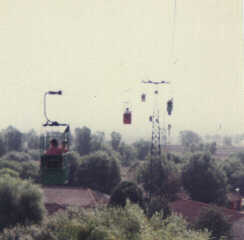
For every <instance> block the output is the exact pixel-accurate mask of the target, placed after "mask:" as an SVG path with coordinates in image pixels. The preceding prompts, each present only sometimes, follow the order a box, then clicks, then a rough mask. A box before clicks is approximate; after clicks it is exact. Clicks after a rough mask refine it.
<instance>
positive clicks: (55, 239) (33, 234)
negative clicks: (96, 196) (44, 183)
mask: <svg viewBox="0 0 244 240" xmlns="http://www.w3.org/2000/svg"><path fill="white" fill-rule="evenodd" d="M208 237H209V235H208V233H207V232H204V233H203V232H201V231H195V230H192V229H189V228H188V225H187V223H186V221H184V220H183V219H182V218H181V217H178V216H175V215H173V216H170V217H168V218H167V219H165V220H164V221H162V216H161V215H160V213H156V214H154V215H153V217H152V218H151V219H148V218H147V217H146V216H145V214H144V212H143V210H142V209H141V208H139V207H138V205H135V204H131V203H129V202H127V204H126V206H125V207H124V208H120V207H116V208H114V207H111V208H99V209H86V210H84V209H68V210H66V211H64V212H58V213H57V214H55V215H53V216H51V217H49V218H48V219H46V221H45V222H43V223H42V224H41V225H39V226H22V227H21V226H17V227H14V228H12V229H5V230H4V232H3V233H2V234H1V233H0V240H16V239H19V240H46V239H47V240H66V239H69V240H115V239H116V240H128V239H129V240H140V239H143V240H152V239H157V240H169V239H170V240H172V239H174V240H208V239H209V238H208Z"/></svg>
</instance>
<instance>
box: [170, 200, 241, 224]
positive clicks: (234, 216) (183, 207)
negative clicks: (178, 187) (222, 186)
mask: <svg viewBox="0 0 244 240" xmlns="http://www.w3.org/2000/svg"><path fill="white" fill-rule="evenodd" d="M210 206H211V205H209V204H207V203H202V202H197V201H192V200H177V201H175V202H172V203H170V207H171V208H172V210H173V212H175V213H177V214H181V215H182V216H183V217H184V218H186V219H187V220H188V221H190V222H192V223H193V222H195V221H196V219H197V218H198V217H199V216H200V213H201V211H202V210H203V209H204V208H207V207H210ZM219 209H220V210H221V211H222V213H223V214H224V215H225V216H226V217H228V219H229V220H230V222H232V223H234V222H235V221H237V220H239V219H240V218H244V214H241V213H240V212H238V211H235V210H231V209H228V208H223V207H219Z"/></svg>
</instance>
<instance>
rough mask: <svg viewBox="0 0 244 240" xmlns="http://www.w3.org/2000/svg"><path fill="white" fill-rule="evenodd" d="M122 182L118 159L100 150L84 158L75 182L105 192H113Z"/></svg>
mask: <svg viewBox="0 0 244 240" xmlns="http://www.w3.org/2000/svg"><path fill="white" fill-rule="evenodd" d="M119 182H120V169H119V166H118V163H117V161H116V159H114V158H113V157H111V156H109V155H108V154H107V153H106V152H103V151H98V152H95V153H91V154H89V155H87V156H84V157H83V158H82V164H81V165H80V166H79V169H78V170H77V172H76V174H75V183H76V184H77V185H81V186H84V187H89V188H92V189H94V190H98V191H101V192H104V193H111V191H112V189H113V188H114V187H115V186H116V185H117V184H118V183H119Z"/></svg>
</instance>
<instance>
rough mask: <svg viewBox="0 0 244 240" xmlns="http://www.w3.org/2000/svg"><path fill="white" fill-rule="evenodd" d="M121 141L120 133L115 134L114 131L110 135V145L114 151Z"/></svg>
mask: <svg viewBox="0 0 244 240" xmlns="http://www.w3.org/2000/svg"><path fill="white" fill-rule="evenodd" d="M121 139H122V136H121V134H120V133H118V132H115V131H113V132H112V133H111V144H112V147H113V149H114V150H115V151H117V150H118V149H119V145H120V142H121Z"/></svg>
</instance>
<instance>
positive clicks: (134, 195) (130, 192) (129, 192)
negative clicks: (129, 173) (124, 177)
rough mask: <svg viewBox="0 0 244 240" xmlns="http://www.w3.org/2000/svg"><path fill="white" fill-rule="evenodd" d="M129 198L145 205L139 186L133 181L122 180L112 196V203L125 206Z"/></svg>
mask: <svg viewBox="0 0 244 240" xmlns="http://www.w3.org/2000/svg"><path fill="white" fill-rule="evenodd" d="M127 199H129V200H130V201H131V202H133V203H138V204H139V205H140V206H143V195H142V191H141V189H140V188H139V187H137V186H136V184H135V183H132V182H127V181H125V182H121V183H120V184H118V185H117V186H116V187H115V188H114V190H113V192H112V194H111V197H110V202H109V203H110V205H113V206H121V207H124V206H125V204H126V200H127Z"/></svg>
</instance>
